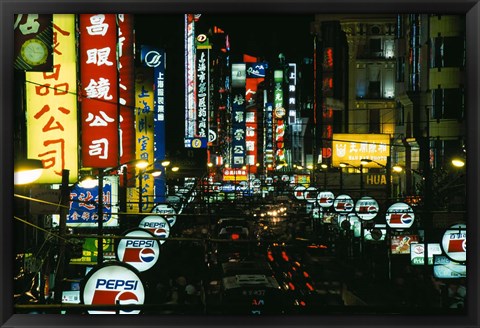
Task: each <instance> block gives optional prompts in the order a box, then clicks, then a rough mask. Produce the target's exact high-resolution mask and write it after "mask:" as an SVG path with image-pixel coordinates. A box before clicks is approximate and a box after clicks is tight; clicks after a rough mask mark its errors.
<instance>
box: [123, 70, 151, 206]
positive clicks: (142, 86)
mask: <svg viewBox="0 0 480 328" xmlns="http://www.w3.org/2000/svg"><path fill="white" fill-rule="evenodd" d="M153 86H154V83H153V72H152V69H150V68H147V67H137V68H136V71H135V147H136V157H137V158H140V159H144V160H146V161H148V162H149V163H153V157H154V155H153V147H154V142H153V139H154V111H153V108H154V91H153ZM139 178H141V179H142V211H144V212H147V211H149V210H150V209H151V208H152V206H151V204H150V203H149V201H153V199H152V198H153V194H154V178H153V177H152V175H151V174H148V173H144V174H142V176H141V177H139ZM135 184H136V187H135V188H128V189H127V199H128V200H129V201H130V202H129V203H128V204H127V211H128V212H133V213H135V212H139V208H138V201H139V195H140V192H139V191H140V183H139V179H135Z"/></svg>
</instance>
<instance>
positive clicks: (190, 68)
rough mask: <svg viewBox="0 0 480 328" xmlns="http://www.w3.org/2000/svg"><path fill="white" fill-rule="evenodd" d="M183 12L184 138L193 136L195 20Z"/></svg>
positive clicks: (194, 112)
mask: <svg viewBox="0 0 480 328" xmlns="http://www.w3.org/2000/svg"><path fill="white" fill-rule="evenodd" d="M193 17H194V15H193V14H185V36H184V43H185V59H184V60H185V138H192V137H195V116H196V106H195V51H196V50H195V49H196V48H195V21H194V18H193Z"/></svg>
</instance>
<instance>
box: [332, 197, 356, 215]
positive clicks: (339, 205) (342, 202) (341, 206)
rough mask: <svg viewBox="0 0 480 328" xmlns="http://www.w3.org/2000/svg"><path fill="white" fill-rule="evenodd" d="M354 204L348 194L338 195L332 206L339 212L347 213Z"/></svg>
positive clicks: (351, 209)
mask: <svg viewBox="0 0 480 328" xmlns="http://www.w3.org/2000/svg"><path fill="white" fill-rule="evenodd" d="M354 206H355V204H354V201H353V199H352V197H350V196H349V195H339V196H337V198H335V200H334V201H333V208H334V210H335V211H336V212H339V213H349V212H352V211H353V208H354Z"/></svg>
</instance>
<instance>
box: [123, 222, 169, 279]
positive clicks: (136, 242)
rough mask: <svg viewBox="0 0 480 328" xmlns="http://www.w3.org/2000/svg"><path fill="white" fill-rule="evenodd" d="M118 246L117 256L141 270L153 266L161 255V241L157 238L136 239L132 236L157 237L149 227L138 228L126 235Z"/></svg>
mask: <svg viewBox="0 0 480 328" xmlns="http://www.w3.org/2000/svg"><path fill="white" fill-rule="evenodd" d="M125 236H126V237H127V238H124V239H121V240H120V241H119V243H118V246H117V249H116V251H117V257H118V259H119V260H120V261H122V262H124V263H128V264H130V265H132V266H133V267H135V268H136V269H137V270H139V271H146V270H148V269H150V268H152V267H153V266H154V265H155V263H156V262H157V260H158V258H159V255H160V243H159V242H158V240H155V239H134V238H132V237H137V238H138V237H147V238H153V237H155V236H154V234H153V233H152V232H150V231H149V230H147V229H136V230H133V231H130V232H129V233H127V234H126V235H125Z"/></svg>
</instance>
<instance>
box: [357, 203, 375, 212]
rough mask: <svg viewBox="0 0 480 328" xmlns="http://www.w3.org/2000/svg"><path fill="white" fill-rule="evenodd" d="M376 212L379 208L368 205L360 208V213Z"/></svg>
mask: <svg viewBox="0 0 480 328" xmlns="http://www.w3.org/2000/svg"><path fill="white" fill-rule="evenodd" d="M375 212H377V207H376V206H374V205H366V206H363V205H362V206H359V207H358V213H362V214H370V213H375Z"/></svg>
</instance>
